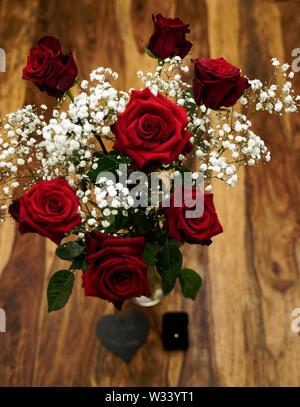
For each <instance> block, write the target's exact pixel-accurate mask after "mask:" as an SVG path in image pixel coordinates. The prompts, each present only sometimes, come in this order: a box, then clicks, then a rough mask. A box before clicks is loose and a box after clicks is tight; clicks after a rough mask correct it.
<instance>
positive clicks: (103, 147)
mask: <svg viewBox="0 0 300 407" xmlns="http://www.w3.org/2000/svg"><path fill="white" fill-rule="evenodd" d="M95 137H96V139H97V140H98V142H99V144H100V146H101V148H102V151H103V153H104V154H107V150H106V147H105V145H104V143H103V141H102V138H101V137H100V136H99V135H98V134H95Z"/></svg>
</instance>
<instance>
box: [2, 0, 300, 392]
mask: <svg viewBox="0 0 300 407" xmlns="http://www.w3.org/2000/svg"><path fill="white" fill-rule="evenodd" d="M153 12H161V13H162V14H163V15H166V16H178V17H180V18H182V20H183V21H184V22H186V23H190V29H191V34H190V37H189V38H190V39H191V41H192V42H193V44H194V46H193V48H192V52H191V54H192V56H193V57H200V58H208V57H210V58H214V57H220V56H223V57H224V58H225V59H227V60H229V61H230V62H231V63H233V64H234V65H237V66H239V67H241V68H242V69H243V73H244V74H247V75H248V76H249V77H252V78H262V79H264V80H265V79H268V78H269V76H270V72H271V65H270V63H269V60H270V59H271V57H273V56H277V57H278V58H279V59H280V60H281V61H282V62H283V61H287V62H289V63H291V61H292V59H293V58H292V57H291V52H292V49H294V48H299V47H300V40H299V30H300V29H299V27H300V4H299V2H298V1H296V0H294V1H275V0H274V1H272V0H207V1H204V0H177V1H175V0H174V1H172V0H164V1H161V0H148V1H146V0H145V1H143V0H131V1H130V0H98V1H96V0H64V1H61V0H48V1H42V0H23V1H21V0H1V4H0V47H2V48H4V49H5V50H6V52H7V72H6V73H0V86H1V88H0V113H1V116H3V115H4V114H5V113H7V112H10V111H15V110H16V109H18V108H20V107H21V106H22V105H23V104H24V103H37V104H41V103H47V104H49V103H50V98H48V97H47V96H46V95H45V94H40V93H39V92H36V91H34V90H33V86H32V84H30V83H27V82H25V81H22V79H21V76H22V68H23V66H24V65H25V64H26V57H27V55H28V51H29V49H30V47H31V46H32V45H33V44H35V42H36V41H37V40H38V39H39V38H40V37H41V36H43V35H45V34H50V35H54V36H56V37H58V38H60V39H61V41H62V42H63V44H64V46H65V48H66V49H68V48H69V47H71V48H72V50H73V52H74V54H75V57H76V60H77V62H78V65H79V76H80V77H81V78H86V77H87V75H88V73H89V72H90V71H91V70H92V69H94V68H95V67H97V66H100V65H103V66H111V67H112V68H113V69H114V70H116V71H117V72H119V74H120V79H119V82H118V83H119V86H120V87H122V88H125V89H128V88H129V87H141V84H140V83H139V82H138V80H137V78H136V71H137V70H139V69H142V70H144V71H146V70H147V69H153V68H154V66H155V62H154V61H153V60H151V59H150V58H149V57H147V56H146V55H145V53H144V52H143V46H144V43H147V41H148V38H149V36H150V34H151V32H152V21H151V15H152V13H153ZM191 75H192V73H191ZM295 86H296V89H297V90H298V92H299V91H300V73H298V74H296V75H295ZM299 126H300V118H299V114H294V115H290V116H288V115H287V116H284V117H283V118H278V117H275V116H274V117H267V116H266V115H264V114H262V115H261V118H260V119H258V120H256V125H255V130H256V131H257V132H258V134H260V135H261V136H262V137H263V138H264V139H265V141H266V142H267V144H268V145H269V146H270V148H271V152H272V160H271V162H270V163H269V164H268V165H267V166H264V165H262V164H261V165H260V166H259V167H258V168H251V169H250V170H249V171H248V170H246V171H244V170H242V171H241V172H240V180H239V182H238V184H237V186H236V187H235V188H234V189H233V190H232V191H227V190H226V188H225V186H224V185H223V184H221V183H219V184H216V185H215V188H214V194H215V204H216V207H217V211H218V214H219V218H220V220H221V223H222V224H223V227H224V233H223V234H222V235H220V236H218V237H216V238H215V239H214V243H213V245H212V246H211V247H209V248H202V247H198V246H193V247H192V246H186V247H185V248H184V252H185V263H186V266H189V267H192V268H195V269H196V270H198V271H199V273H200V274H201V276H202V277H203V286H202V289H201V292H200V294H199V296H198V298H197V300H196V301H195V302H193V301H191V300H185V299H183V297H182V296H181V295H180V292H179V289H178V288H177V289H176V291H175V292H174V293H172V294H171V295H169V296H168V297H166V298H165V299H164V300H163V302H162V303H161V304H160V305H158V306H157V307H155V308H153V309H151V310H150V309H149V310H147V314H148V316H149V317H150V320H151V332H150V335H149V337H148V340H147V343H146V344H145V345H144V346H143V348H142V349H141V350H140V351H139V352H138V353H137V354H136V355H135V356H134V359H133V360H132V362H131V363H130V364H129V365H127V364H126V363H124V362H123V361H121V360H120V359H118V358H117V357H115V356H114V355H112V354H111V353H109V352H108V351H107V350H106V349H105V348H103V347H102V346H101V345H100V342H99V340H98V339H97V337H96V335H95V326H96V323H97V321H98V320H99V318H101V316H103V315H104V314H107V313H111V312H114V311H113V307H112V306H111V305H110V304H107V303H105V302H103V301H101V300H98V299H96V298H85V297H84V294H83V290H82V288H81V277H80V274H79V273H78V275H77V276H76V289H75V292H74V293H73V296H72V298H71V300H70V302H69V304H68V305H67V306H66V308H65V309H64V310H62V311H60V312H56V313H51V314H50V315H48V314H47V301H46V288H47V284H48V281H49V279H50V276H51V275H52V274H53V273H54V272H55V271H56V270H58V269H59V268H61V267H62V263H61V262H60V261H59V260H58V259H57V258H56V257H55V255H54V250H55V246H54V244H52V243H51V242H49V241H46V240H45V239H44V238H42V237H39V236H38V235H25V236H20V235H19V234H17V233H16V225H15V224H14V223H13V222H12V221H9V222H7V223H6V224H4V225H1V230H0V307H3V308H5V310H6V312H7V332H6V333H0V385H1V386H126V385H128V386H129V385H130V386H142V385H144V386H152V385H153V386H161V385H162V386H164V385H169V386H278V385H280V386H287V385H288V386H298V385H299V384H300V338H299V336H298V335H297V334H295V333H293V332H292V330H291V327H290V325H291V322H292V317H291V312H292V310H293V309H294V308H297V307H300V282H299V262H300V240H299V221H300V218H299V202H300V195H299V176H300V171H299V169H300V160H299V158H300V137H299ZM130 307H132V306H131V305H128V306H127V307H125V309H124V312H126V310H127V309H128V308H130ZM177 310H185V311H187V312H188V314H189V317H190V321H191V322H190V340H191V346H190V348H189V350H188V351H187V352H185V353H184V352H170V353H167V352H165V351H163V349H162V345H161V339H160V330H161V318H162V315H163V313H164V312H166V311H177Z"/></svg>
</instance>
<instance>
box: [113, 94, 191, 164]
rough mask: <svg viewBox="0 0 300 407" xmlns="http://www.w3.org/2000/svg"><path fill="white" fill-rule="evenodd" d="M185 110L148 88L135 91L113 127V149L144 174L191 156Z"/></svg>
mask: <svg viewBox="0 0 300 407" xmlns="http://www.w3.org/2000/svg"><path fill="white" fill-rule="evenodd" d="M187 124H188V119H187V117H186V110H185V109H184V108H183V107H180V106H177V105H176V104H175V103H173V102H171V101H170V100H169V99H167V98H166V97H165V96H163V95H161V94H160V93H159V94H158V95H157V96H155V95H154V94H153V93H152V92H151V91H150V90H149V89H148V88H146V89H144V90H142V91H137V90H135V91H133V92H132V93H131V97H130V100H129V102H128V105H127V107H126V110H125V111H124V112H123V113H122V114H121V115H120V117H119V119H118V120H117V121H116V123H115V124H114V125H113V126H112V131H113V133H114V134H115V136H116V137H115V144H114V147H113V148H114V149H115V150H117V151H120V152H121V153H124V154H126V155H128V156H129V157H131V158H132V159H133V168H139V169H143V170H145V171H147V170H149V169H151V170H154V169H156V168H158V167H159V166H160V165H161V164H169V163H170V162H172V161H174V160H177V159H178V156H179V154H180V153H182V154H187V153H189V152H190V151H191V150H192V148H193V146H192V145H191V143H190V142H189V138H190V137H191V135H190V134H189V133H188V132H187V131H185V130H184V128H185V127H186V125H187Z"/></svg>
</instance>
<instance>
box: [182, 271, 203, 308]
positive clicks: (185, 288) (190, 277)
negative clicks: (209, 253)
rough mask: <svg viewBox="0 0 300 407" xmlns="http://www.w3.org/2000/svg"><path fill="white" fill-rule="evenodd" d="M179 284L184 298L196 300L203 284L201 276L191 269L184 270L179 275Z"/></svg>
mask: <svg viewBox="0 0 300 407" xmlns="http://www.w3.org/2000/svg"><path fill="white" fill-rule="evenodd" d="M179 282H180V285H181V290H182V294H183V296H184V297H187V298H191V299H192V300H194V299H195V298H196V296H197V293H198V291H199V289H200V287H201V283H202V280H201V277H200V276H199V274H197V273H196V272H195V271H194V270H191V269H182V270H181V272H180V274H179Z"/></svg>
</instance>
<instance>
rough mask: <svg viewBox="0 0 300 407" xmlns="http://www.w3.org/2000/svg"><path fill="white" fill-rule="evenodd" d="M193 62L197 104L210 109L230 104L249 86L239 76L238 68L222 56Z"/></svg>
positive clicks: (246, 81)
mask: <svg viewBox="0 0 300 407" xmlns="http://www.w3.org/2000/svg"><path fill="white" fill-rule="evenodd" d="M193 62H194V64H195V78H194V81H193V92H194V98H195V101H196V103H197V104H198V105H201V104H204V105H205V106H206V107H210V108H212V109H217V108H219V107H221V106H225V107H229V106H232V105H234V104H235V102H236V101H237V100H238V99H239V98H240V97H241V96H242V94H243V93H244V91H245V89H247V88H248V87H249V86H250V84H249V83H248V80H247V79H246V78H244V77H241V76H240V69H239V68H237V67H235V66H233V65H231V64H230V63H229V62H227V61H225V59H224V58H217V59H205V60H201V59H194V60H193Z"/></svg>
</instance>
